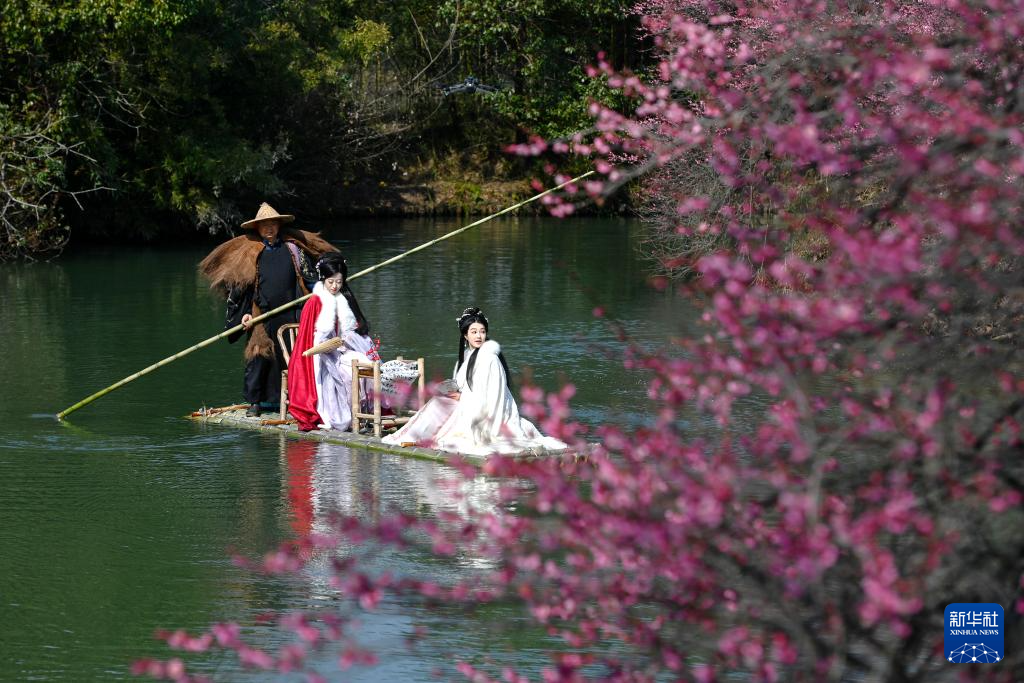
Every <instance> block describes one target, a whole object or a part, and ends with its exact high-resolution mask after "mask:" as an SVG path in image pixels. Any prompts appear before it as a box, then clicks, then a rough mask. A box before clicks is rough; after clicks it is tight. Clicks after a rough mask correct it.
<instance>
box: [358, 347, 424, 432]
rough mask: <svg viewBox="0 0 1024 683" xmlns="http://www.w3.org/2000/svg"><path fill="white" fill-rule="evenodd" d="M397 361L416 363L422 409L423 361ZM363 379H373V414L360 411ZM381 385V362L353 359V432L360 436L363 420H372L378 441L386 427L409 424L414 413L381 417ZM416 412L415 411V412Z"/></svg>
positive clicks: (398, 358) (420, 359) (400, 359)
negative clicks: (360, 393)
mask: <svg viewBox="0 0 1024 683" xmlns="http://www.w3.org/2000/svg"><path fill="white" fill-rule="evenodd" d="M395 360H399V361H403V362H405V363H408V364H412V363H414V362H415V363H416V367H417V370H418V371H419V377H418V379H417V389H418V392H417V393H418V399H419V405H417V408H422V407H423V403H424V401H425V399H426V387H425V385H424V372H423V359H422V358H417V359H416V360H415V361H411V360H410V361H406V360H405V359H404V358H402V357H401V356H398V357H397V358H395ZM362 379H372V380H373V388H372V389H371V393H372V394H373V412H372V413H364V412H362V411H361V410H360V403H361V401H360V397H359V385H360V380H362ZM380 397H381V384H380V361H379V360H375V361H371V362H369V363H367V362H364V361H361V360H359V359H357V358H354V359H352V432H353V433H356V434H358V433H359V427H360V425H361V420H370V421H371V422H372V423H373V435H374V436H376V437H377V438H378V439H379V438H380V436H381V433H382V431H383V429H384V428H385V427H397V426H398V425H403V424H405V423H406V422H408V421H409V420H410V419H411V417H412V413H410V414H408V415H401V416H400V415H398V414H397V412H396V413H395V414H394V415H381V405H380ZM413 412H415V411H413Z"/></svg>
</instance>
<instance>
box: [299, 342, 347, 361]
mask: <svg viewBox="0 0 1024 683" xmlns="http://www.w3.org/2000/svg"><path fill="white" fill-rule="evenodd" d="M342 343H343V342H342V341H341V337H332V338H331V339H328V340H327V341H322V342H320V343H319V344H317V345H316V346H310V347H309V348H308V349H306V350H305V351H303V352H302V355H303V356H307V357H308V356H312V355H315V354H318V353H330V352H331V351H333V350H334V349H338V348H341V345H342Z"/></svg>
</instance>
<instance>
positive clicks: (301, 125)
mask: <svg viewBox="0 0 1024 683" xmlns="http://www.w3.org/2000/svg"><path fill="white" fill-rule="evenodd" d="M0 6H2V11H0V173H2V181H3V185H2V187H0V200H2V201H0V223H2V225H0V227H2V232H0V259H2V258H10V257H35V256H39V255H44V254H48V253H55V252H58V251H59V250H60V249H61V248H62V247H63V246H64V244H65V242H66V241H67V238H68V235H69V233H70V227H69V226H73V228H74V236H75V238H76V239H81V240H82V241H88V240H89V239H99V238H102V239H132V240H137V239H144V238H148V237H151V236H155V235H158V234H165V235H166V234H168V233H169V232H171V233H173V232H176V233H178V234H182V235H188V234H189V233H192V232H194V230H195V228H196V226H198V227H200V228H202V229H205V230H208V231H210V232H218V231H228V230H231V229H232V228H233V227H234V226H237V225H238V223H239V222H240V221H241V220H244V219H245V218H248V217H249V215H250V214H251V213H252V211H253V210H254V207H255V206H257V204H258V202H259V201H260V200H264V199H267V200H270V201H271V202H275V201H276V202H278V203H279V204H281V205H282V206H284V207H287V208H290V209H295V210H300V209H301V211H302V213H304V214H307V215H315V214H317V213H327V212H343V211H344V208H345V207H344V201H345V200H344V192H343V190H342V188H343V187H347V186H348V185H349V184H350V183H356V184H357V183H367V181H372V183H374V184H376V183H378V181H379V182H382V183H383V182H386V183H401V182H416V181H421V180H424V179H425V178H429V177H431V176H434V177H436V176H437V175H438V174H442V175H445V179H447V180H462V179H463V176H465V178H467V179H472V180H473V181H474V182H476V181H477V180H479V179H487V178H488V177H489V176H493V175H495V174H496V175H499V176H504V177H506V178H515V177H524V176H529V175H532V169H531V168H530V167H529V166H528V165H527V164H526V163H525V162H520V161H518V160H515V159H509V158H508V157H507V155H505V154H504V152H503V148H504V146H506V145H508V144H510V143H512V142H515V141H517V140H520V141H521V140H522V139H523V138H524V137H525V136H526V135H528V134H532V133H536V134H540V135H544V136H549V137H550V136H559V135H564V134H567V133H571V132H572V131H575V130H577V129H580V128H584V127H587V126H588V125H589V117H588V116H587V113H586V108H587V104H588V102H589V98H591V97H605V96H606V94H607V93H605V92H604V89H603V86H602V85H601V83H600V82H597V81H592V80H591V79H589V78H588V77H586V75H585V65H586V64H587V63H589V62H591V61H593V59H594V55H595V54H596V52H597V51H598V50H600V49H609V48H611V49H612V50H617V52H613V53H612V54H613V59H614V60H615V61H616V62H617V63H620V64H623V63H624V64H627V65H628V63H629V62H631V61H633V60H634V58H635V54H636V49H635V47H634V46H633V36H634V33H635V31H634V20H633V19H631V18H629V17H627V16H626V14H625V9H624V8H625V7H626V5H625V3H621V2H614V1H611V0H597V1H595V2H582V1H577V0H561V1H543V0H512V1H499V0H483V1H480V2H470V3H466V2H461V1H458V2H457V1H456V0H444V1H442V2H440V3H438V2H427V1H425V0H401V1H398V2H393V3H377V2H368V1H362V0H333V1H316V0H262V1H255V0H152V1H151V2H146V3H135V2H130V3H126V2H119V1H117V0H63V1H55V2H40V1H39V0H2V1H0ZM468 75H474V76H476V77H478V78H480V79H481V80H483V81H485V82H493V83H495V84H496V85H499V86H501V87H502V90H501V91H500V92H498V93H494V94H487V95H480V94H477V95H466V96H451V97H448V98H445V97H442V95H441V94H440V91H439V89H438V87H437V86H438V85H442V84H447V83H453V82H457V81H461V80H462V79H463V78H465V77H466V76H468Z"/></svg>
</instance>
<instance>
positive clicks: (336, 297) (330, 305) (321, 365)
mask: <svg viewBox="0 0 1024 683" xmlns="http://www.w3.org/2000/svg"><path fill="white" fill-rule="evenodd" d="M316 272H317V276H318V277H319V278H320V281H319V282H317V283H316V286H315V287H313V296H312V297H310V299H309V301H307V302H306V305H305V306H304V307H303V309H302V317H301V319H300V320H299V331H298V336H297V337H296V339H295V348H294V349H293V350H292V355H291V359H290V361H289V363H288V411H289V412H290V413H291V414H292V416H293V417H294V418H295V419H296V421H297V422H298V424H299V430H300V431H310V430H313V429H339V430H346V429H348V428H349V427H350V426H351V424H352V398H351V397H352V360H353V359H358V360H360V361H364V362H366V361H368V360H371V359H373V360H376V359H378V358H380V356H379V355H377V349H376V347H375V346H374V343H373V341H372V340H371V339H370V337H369V336H368V335H369V332H370V323H369V322H367V320H366V317H365V316H363V312H362V311H361V310H359V303H358V302H357V301H356V297H355V295H354V294H353V293H352V290H351V289H349V287H348V282H347V278H348V266H347V264H346V263H345V260H344V259H343V258H342V257H341V254H339V253H337V252H330V253H328V254H325V255H324V256H323V257H322V258H321V259H320V260H319V261H317V264H316ZM334 337H338V338H340V339H341V340H342V346H341V347H340V348H337V349H335V350H333V351H329V352H326V353H318V354H314V355H313V356H312V357H308V356H303V355H302V352H303V351H305V350H306V349H308V348H310V347H312V346H316V345H317V344H320V343H322V342H324V341H327V340H329V339H332V338H334ZM365 388H368V387H364V389H365ZM362 395H363V396H366V395H367V392H366V391H363V392H362Z"/></svg>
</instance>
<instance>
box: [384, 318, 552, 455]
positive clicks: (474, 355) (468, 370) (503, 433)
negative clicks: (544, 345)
mask: <svg viewBox="0 0 1024 683" xmlns="http://www.w3.org/2000/svg"><path fill="white" fill-rule="evenodd" d="M458 321H459V334H460V340H459V359H458V362H457V363H456V365H455V378H454V382H455V385H456V386H457V390H456V391H452V392H451V393H449V394H448V395H446V396H435V397H434V398H432V399H431V400H430V401H428V402H427V404H426V405H425V406H423V408H422V409H421V410H420V411H419V412H417V413H416V415H414V416H413V418H412V419H411V420H410V421H409V422H408V423H406V424H405V426H404V427H402V428H401V429H400V430H398V431H397V432H395V433H394V434H391V435H389V436H385V437H384V439H383V440H384V442H385V443H389V444H395V445H399V444H410V443H414V444H416V445H417V446H425V447H428V448H437V449H440V450H444V451H450V452H453V453H465V454H467V455H489V454H491V453H502V454H511V453H520V452H523V451H533V452H540V451H560V450H565V449H566V448H568V446H567V445H566V444H565V443H563V442H561V441H559V440H558V439H555V438H552V437H549V436H544V435H543V434H541V433H540V431H539V430H538V429H537V428H536V427H534V426H533V424H532V423H531V422H530V421H529V420H526V419H524V418H523V417H521V416H520V415H519V408H518V407H517V406H516V401H515V399H514V398H512V392H511V390H510V389H509V381H508V364H507V363H506V362H505V356H504V355H503V354H502V353H501V346H499V345H498V342H496V341H494V340H493V339H488V338H487V330H488V324H487V318H486V317H485V316H484V314H483V313H482V312H481V311H480V309H479V308H467V309H466V310H465V311H464V312H463V314H462V315H461V316H460V317H459V319H458Z"/></svg>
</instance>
